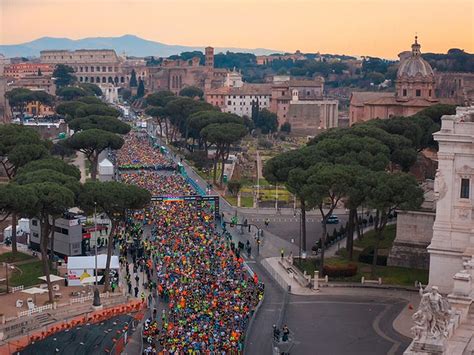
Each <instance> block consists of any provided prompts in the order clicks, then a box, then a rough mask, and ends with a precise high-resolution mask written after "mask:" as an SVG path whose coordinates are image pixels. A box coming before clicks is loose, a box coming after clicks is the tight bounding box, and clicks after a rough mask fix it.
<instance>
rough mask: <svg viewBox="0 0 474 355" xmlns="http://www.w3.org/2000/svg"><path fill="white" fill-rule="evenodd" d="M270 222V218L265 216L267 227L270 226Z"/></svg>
mask: <svg viewBox="0 0 474 355" xmlns="http://www.w3.org/2000/svg"><path fill="white" fill-rule="evenodd" d="M269 224H270V220H269V219H268V218H265V227H268V225H269Z"/></svg>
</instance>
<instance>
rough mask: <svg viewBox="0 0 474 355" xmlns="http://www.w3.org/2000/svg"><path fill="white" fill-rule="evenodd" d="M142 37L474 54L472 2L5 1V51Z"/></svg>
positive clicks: (392, 54) (324, 49)
mask: <svg viewBox="0 0 474 355" xmlns="http://www.w3.org/2000/svg"><path fill="white" fill-rule="evenodd" d="M127 33H128V34H134V35H137V36H140V37H143V38H145V39H149V40H154V41H159V42H163V43H168V44H181V45H193V46H204V45H212V46H215V47H245V48H255V47H261V48H268V49H277V50H286V51H295V50H296V49H300V50H301V51H303V52H318V51H319V52H321V53H338V54H353V55H374V56H382V57H386V58H396V56H397V54H398V53H399V52H400V51H402V50H408V49H410V45H411V43H412V42H413V37H414V35H415V33H417V34H418V36H419V40H420V43H421V45H422V51H423V52H446V51H447V50H448V49H449V48H454V47H455V48H461V49H464V50H466V51H468V52H471V53H472V52H474V1H472V0H0V44H17V43H22V42H27V41H31V40H33V39H36V38H39V37H42V36H52V37H68V38H72V39H78V38H83V37H96V36H120V35H123V34H127Z"/></svg>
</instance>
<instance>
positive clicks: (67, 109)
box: [56, 101, 87, 121]
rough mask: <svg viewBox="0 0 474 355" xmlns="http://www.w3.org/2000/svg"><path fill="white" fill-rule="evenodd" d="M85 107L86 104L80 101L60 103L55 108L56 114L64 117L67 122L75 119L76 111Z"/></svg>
mask: <svg viewBox="0 0 474 355" xmlns="http://www.w3.org/2000/svg"><path fill="white" fill-rule="evenodd" d="M86 106H87V104H86V103H84V102H80V101H67V102H61V103H60V104H59V105H57V106H56V113H58V114H60V115H63V116H65V118H66V121H68V120H71V119H73V118H75V117H79V116H78V114H77V112H78V110H79V109H80V108H84V107H86ZM81 112H82V111H81Z"/></svg>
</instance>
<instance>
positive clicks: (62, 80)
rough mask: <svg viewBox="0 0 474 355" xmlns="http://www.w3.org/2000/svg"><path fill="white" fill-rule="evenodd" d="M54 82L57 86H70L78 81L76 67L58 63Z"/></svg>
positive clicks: (54, 72) (54, 73)
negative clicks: (75, 72) (75, 73)
mask: <svg viewBox="0 0 474 355" xmlns="http://www.w3.org/2000/svg"><path fill="white" fill-rule="evenodd" d="M53 78H54V79H55V80H54V83H55V84H56V87H57V88H62V87H63V86H69V85H72V84H74V83H75V82H76V77H75V76H74V69H73V68H72V67H70V66H68V65H65V64H58V65H56V68H55V69H54V71H53Z"/></svg>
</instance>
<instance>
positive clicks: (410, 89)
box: [349, 37, 453, 125]
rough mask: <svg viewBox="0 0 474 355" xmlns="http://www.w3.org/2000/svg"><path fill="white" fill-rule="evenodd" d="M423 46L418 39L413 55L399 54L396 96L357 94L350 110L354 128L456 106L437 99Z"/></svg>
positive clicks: (383, 93) (434, 84) (369, 93)
mask: <svg viewBox="0 0 474 355" xmlns="http://www.w3.org/2000/svg"><path fill="white" fill-rule="evenodd" d="M420 49H421V46H420V44H419V43H418V39H417V37H415V43H413V45H412V50H411V52H402V53H400V54H399V57H400V66H399V68H398V72H397V79H396V81H395V92H353V93H352V94H351V102H350V107H349V120H350V124H351V125H352V124H354V123H357V122H363V121H368V120H372V119H374V118H381V119H386V118H390V117H392V116H411V115H414V114H415V113H417V112H418V111H421V110H423V109H424V108H426V107H429V106H431V105H434V104H437V103H453V100H451V99H444V98H442V99H438V98H437V97H436V92H435V89H436V81H435V76H434V72H433V69H432V68H431V65H430V64H429V63H428V62H427V61H426V60H424V59H423V58H422V57H421V51H420Z"/></svg>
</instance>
